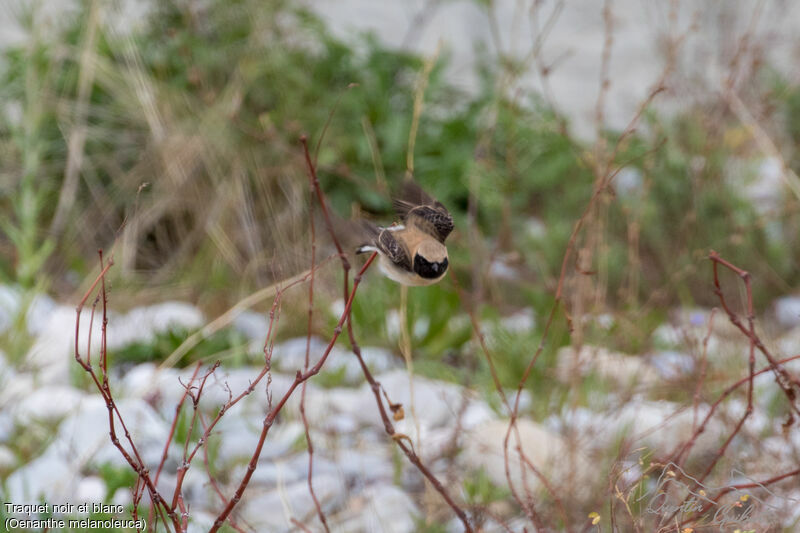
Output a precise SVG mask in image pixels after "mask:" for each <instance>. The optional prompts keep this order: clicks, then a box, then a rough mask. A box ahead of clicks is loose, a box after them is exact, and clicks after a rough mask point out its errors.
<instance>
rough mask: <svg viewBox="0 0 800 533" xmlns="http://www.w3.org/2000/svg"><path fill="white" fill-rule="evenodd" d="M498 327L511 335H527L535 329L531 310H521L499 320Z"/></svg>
mask: <svg viewBox="0 0 800 533" xmlns="http://www.w3.org/2000/svg"><path fill="white" fill-rule="evenodd" d="M500 326H501V327H502V328H503V329H505V330H506V331H509V332H512V333H527V332H529V331H531V330H532V329H533V328H535V327H536V319H535V318H534V315H533V309H530V308H527V309H521V310H519V311H517V312H516V313H514V314H513V315H510V316H507V317H504V318H502V319H500Z"/></svg>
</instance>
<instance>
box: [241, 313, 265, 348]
mask: <svg viewBox="0 0 800 533" xmlns="http://www.w3.org/2000/svg"><path fill="white" fill-rule="evenodd" d="M233 327H234V329H235V330H236V331H238V332H239V333H241V334H242V335H244V336H245V337H247V338H248V339H249V340H251V341H261V343H262V344H263V342H264V339H265V338H266V336H267V330H268V329H269V321H268V320H267V317H266V316H265V315H264V314H263V313H256V312H253V311H247V310H245V311H242V312H241V313H239V314H238V315H236V318H234V319H233Z"/></svg>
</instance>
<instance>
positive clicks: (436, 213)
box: [394, 180, 453, 244]
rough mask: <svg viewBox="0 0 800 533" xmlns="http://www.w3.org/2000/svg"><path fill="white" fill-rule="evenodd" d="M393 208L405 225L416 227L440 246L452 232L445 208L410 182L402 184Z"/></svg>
mask: <svg viewBox="0 0 800 533" xmlns="http://www.w3.org/2000/svg"><path fill="white" fill-rule="evenodd" d="M394 207H395V210H396V211H397V213H398V214H399V215H400V216H401V217H402V219H403V221H404V222H406V224H414V225H416V226H417V227H418V228H419V229H420V230H421V231H424V232H425V233H427V234H428V235H430V236H432V237H434V238H436V239H437V240H438V241H439V242H441V243H442V244H444V241H445V239H446V238H447V236H448V235H450V232H451V231H453V216H452V215H451V214H450V212H449V211H448V210H447V208H446V207H445V206H444V205H443V204H442V203H441V202H438V201H436V200H434V199H433V198H431V197H430V195H428V193H426V192H425V191H423V190H422V188H421V187H420V186H419V185H417V184H416V183H415V182H413V181H411V180H406V181H405V182H404V183H403V188H402V191H401V196H400V198H396V199H395V200H394Z"/></svg>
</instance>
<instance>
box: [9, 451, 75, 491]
mask: <svg viewBox="0 0 800 533" xmlns="http://www.w3.org/2000/svg"><path fill="white" fill-rule="evenodd" d="M78 470H79V468H77V467H76V465H75V464H72V463H70V462H69V460H68V459H67V458H64V457H61V456H59V455H58V454H55V453H48V452H45V453H44V454H43V455H41V456H39V457H37V458H36V459H34V460H32V461H31V462H29V463H28V464H26V465H23V466H22V467H20V468H19V469H17V470H15V471H14V472H12V473H11V475H10V476H8V479H7V480H6V490H7V492H6V498H7V499H8V501H12V502H19V503H32V502H38V501H45V502H64V501H66V497H67V495H69V494H72V493H74V490H75V485H76V481H77V475H78Z"/></svg>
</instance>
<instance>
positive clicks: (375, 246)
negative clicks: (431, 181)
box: [357, 180, 453, 286]
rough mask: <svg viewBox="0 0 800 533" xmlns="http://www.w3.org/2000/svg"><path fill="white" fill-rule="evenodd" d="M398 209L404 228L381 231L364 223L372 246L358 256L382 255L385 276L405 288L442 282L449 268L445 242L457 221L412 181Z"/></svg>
mask: <svg viewBox="0 0 800 533" xmlns="http://www.w3.org/2000/svg"><path fill="white" fill-rule="evenodd" d="M394 205H395V209H396V210H397V213H398V214H399V215H400V217H401V219H402V224H400V225H394V226H389V227H386V228H381V227H378V226H375V225H374V224H372V223H370V222H366V221H364V225H365V226H364V227H365V228H366V230H367V232H368V234H369V242H368V243H367V244H364V245H362V246H361V247H359V248H358V250H357V252H358V253H364V252H371V251H375V252H378V253H379V254H380V261H379V263H378V264H379V266H380V268H381V270H382V271H383V272H384V274H386V276H388V277H389V278H390V279H393V280H394V281H397V282H398V283H402V284H403V285H412V286H421V285H431V284H433V283H436V282H437V281H440V280H441V279H442V278H443V277H444V275H445V273H446V272H447V268H448V265H449V260H448V256H447V247H446V246H445V244H444V242H445V240H446V239H447V236H448V235H450V232H451V231H453V217H452V216H451V215H450V213H449V212H448V211H447V208H445V206H444V205H442V203H441V202H438V201H436V200H434V199H433V198H431V197H430V196H429V195H428V194H427V193H426V192H425V191H423V190H422V188H420V187H419V185H417V184H416V183H414V182H413V181H411V180H407V181H406V182H405V183H404V184H403V189H402V192H401V196H400V197H399V198H397V199H395V200H394Z"/></svg>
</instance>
